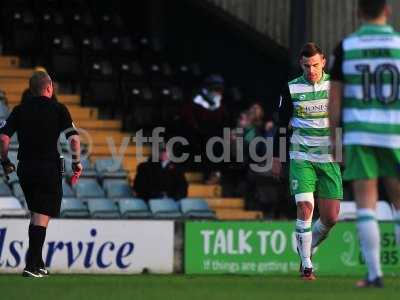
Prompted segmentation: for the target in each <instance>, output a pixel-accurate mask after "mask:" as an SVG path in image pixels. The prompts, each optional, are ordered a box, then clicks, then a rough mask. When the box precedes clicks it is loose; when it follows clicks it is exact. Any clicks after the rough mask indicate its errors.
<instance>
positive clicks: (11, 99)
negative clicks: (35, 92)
mask: <svg viewBox="0 0 400 300" xmlns="http://www.w3.org/2000/svg"><path fill="white" fill-rule="evenodd" d="M26 87H28V86H26ZM23 91H24V90H22V92H23ZM22 92H7V91H6V93H7V94H6V96H7V100H8V104H9V105H10V107H14V106H15V105H17V104H19V103H20V102H21V96H22ZM57 99H58V101H60V102H61V103H64V104H65V105H67V106H68V108H70V107H74V105H80V99H81V97H80V96H79V95H76V94H59V95H57ZM81 108H85V107H81Z"/></svg>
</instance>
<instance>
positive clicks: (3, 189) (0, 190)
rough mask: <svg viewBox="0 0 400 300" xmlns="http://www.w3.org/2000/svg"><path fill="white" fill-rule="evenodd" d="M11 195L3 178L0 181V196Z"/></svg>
mask: <svg viewBox="0 0 400 300" xmlns="http://www.w3.org/2000/svg"><path fill="white" fill-rule="evenodd" d="M10 196H12V192H11V190H10V188H9V187H8V185H7V183H5V182H4V181H3V180H1V181H0V197H10Z"/></svg>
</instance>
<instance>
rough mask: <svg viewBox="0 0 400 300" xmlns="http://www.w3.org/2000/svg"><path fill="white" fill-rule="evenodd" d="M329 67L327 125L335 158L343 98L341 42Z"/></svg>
mask: <svg viewBox="0 0 400 300" xmlns="http://www.w3.org/2000/svg"><path fill="white" fill-rule="evenodd" d="M332 59H333V63H332V68H331V72H330V73H331V78H332V81H331V88H330V91H329V107H328V111H329V126H330V128H331V143H332V150H333V151H332V153H333V157H334V158H335V159H339V158H340V157H339V155H338V151H337V150H339V148H337V147H339V146H340V147H341V141H337V138H338V135H337V133H338V130H340V125H341V120H342V98H343V79H344V78H343V71H342V64H343V47H342V43H340V44H339V46H338V47H337V48H336V50H335V52H334V56H333V58H332Z"/></svg>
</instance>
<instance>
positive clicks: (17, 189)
mask: <svg viewBox="0 0 400 300" xmlns="http://www.w3.org/2000/svg"><path fill="white" fill-rule="evenodd" d="M11 188H12V191H13V194H14V197H16V198H18V199H21V198H23V197H25V195H24V192H23V191H22V187H21V185H20V184H19V182H15V183H13V184H12V186H11Z"/></svg>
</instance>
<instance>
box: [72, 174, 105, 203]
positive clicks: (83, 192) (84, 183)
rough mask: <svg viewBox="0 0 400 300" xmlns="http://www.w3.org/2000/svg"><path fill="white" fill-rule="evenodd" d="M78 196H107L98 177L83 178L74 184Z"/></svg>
mask: <svg viewBox="0 0 400 300" xmlns="http://www.w3.org/2000/svg"><path fill="white" fill-rule="evenodd" d="M73 189H74V190H75V192H76V196H77V197H78V198H103V197H104V196H105V194H104V191H103V189H102V188H101V186H100V185H99V183H98V182H97V180H96V179H92V178H81V179H80V180H79V181H78V183H77V184H76V185H74V186H73Z"/></svg>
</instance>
